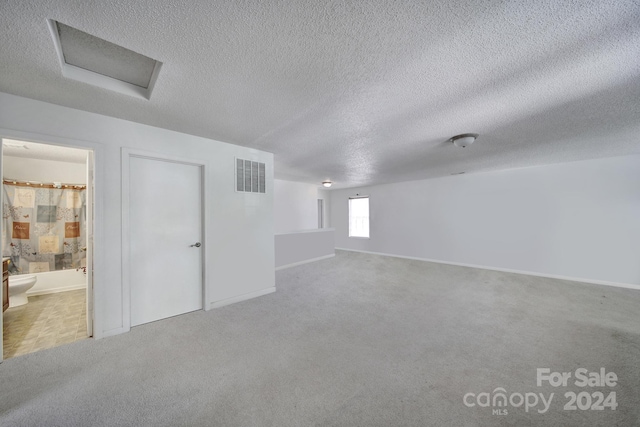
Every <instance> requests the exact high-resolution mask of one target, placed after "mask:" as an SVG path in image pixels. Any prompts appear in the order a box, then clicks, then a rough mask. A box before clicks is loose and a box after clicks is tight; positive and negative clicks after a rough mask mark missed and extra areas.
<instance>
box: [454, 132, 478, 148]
mask: <svg viewBox="0 0 640 427" xmlns="http://www.w3.org/2000/svg"><path fill="white" fill-rule="evenodd" d="M477 137H478V134H477V133H463V134H461V135H456V136H452V137H451V138H449V141H451V142H452V143H453V145H455V146H456V147H462V148H466V147H468V146H470V145H471V144H473V143H474V142H475V140H476V138H477Z"/></svg>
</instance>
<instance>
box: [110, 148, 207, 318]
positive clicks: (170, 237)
mask: <svg viewBox="0 0 640 427" xmlns="http://www.w3.org/2000/svg"><path fill="white" fill-rule="evenodd" d="M123 159H124V160H125V161H124V162H123V163H124V167H125V168H127V171H128V176H126V178H125V181H126V182H125V187H128V188H125V194H128V210H126V214H125V218H124V222H125V227H124V228H125V230H127V229H128V236H123V237H124V239H125V241H126V240H128V242H129V245H128V246H129V247H128V249H129V250H128V256H126V258H125V259H126V261H125V263H126V264H128V266H127V267H128V268H125V271H128V279H129V280H128V283H129V289H130V310H131V311H130V317H131V326H137V325H142V324H144V323H149V322H153V321H156V320H160V319H164V318H167V317H172V316H176V315H179V314H184V313H188V312H191V311H196V310H200V309H202V308H203V301H204V298H203V293H204V288H203V246H202V242H203V239H202V236H203V232H202V231H203V214H202V211H203V209H202V208H203V204H202V199H203V197H202V190H203V170H202V166H201V165H197V164H193V163H189V162H181V161H175V160H171V159H163V158H155V157H152V156H146V155H138V154H134V153H131V152H126V153H124V152H123ZM127 164H128V165H127ZM127 222H128V223H127ZM125 274H126V273H125Z"/></svg>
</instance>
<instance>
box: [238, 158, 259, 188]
mask: <svg viewBox="0 0 640 427" xmlns="http://www.w3.org/2000/svg"><path fill="white" fill-rule="evenodd" d="M236 191H242V192H244V193H265V192H266V188H265V164H264V163H259V162H252V161H251V160H243V159H236Z"/></svg>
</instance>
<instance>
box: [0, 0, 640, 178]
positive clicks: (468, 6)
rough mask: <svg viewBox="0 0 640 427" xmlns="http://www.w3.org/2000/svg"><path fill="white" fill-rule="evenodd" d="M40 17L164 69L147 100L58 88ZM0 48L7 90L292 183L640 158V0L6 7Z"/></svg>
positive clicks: (2, 84) (126, 0)
mask: <svg viewBox="0 0 640 427" xmlns="http://www.w3.org/2000/svg"><path fill="white" fill-rule="evenodd" d="M46 19H55V20H58V21H60V22H62V23H64V24H67V25H70V26H73V27H75V28H78V29H80V30H82V31H85V32H88V33H91V34H93V35H95V36H97V37H100V38H102V39H105V40H108V41H110V42H113V43H116V44H119V45H121V46H124V47H126V48H127V49H131V50H133V51H135V52H138V53H141V54H143V55H146V56H149V57H151V58H155V59H157V60H159V61H161V62H163V64H164V65H163V68H162V70H161V72H160V75H159V78H158V80H157V82H156V85H155V89H154V92H153V95H152V97H151V99H150V100H149V101H147V100H142V99H137V98H133V97H128V96H126V95H122V94H118V93H113V92H108V91H106V90H103V89H99V88H96V87H93V86H89V85H86V84H83V83H79V82H76V81H72V80H67V79H65V78H63V77H62V75H61V71H60V68H59V64H58V61H57V58H56V52H55V50H54V48H53V42H52V41H51V37H50V34H49V31H48V28H47V25H46ZM0 36H1V37H2V43H0V59H1V60H0V91H3V92H8V93H12V94H16V95H21V96H25V97H29V98H34V99H39V100H43V101H47V102H52V103H55V104H60V105H64V106H68V107H72V108H78V109H82V110H87V111H91V112H95V113H100V114H105V115H108V116H113V117H119V118H123V119H127V120H132V121H136V122H140V123H146V124H149V125H154V126H159V127H164V128H168V129H173V130H176V131H179V132H184V133H189V134H194V135H199V136H204V137H208V138H213V139H217V140H221V141H226V142H231V143H234V144H239V145H244V146H247V147H254V148H258V149H262V150H265V151H270V152H273V153H274V154H275V159H276V164H275V166H276V171H275V172H276V177H277V178H282V179H291V180H298V181H307V182H314V183H320V182H321V181H323V180H324V179H331V180H333V181H334V182H336V187H335V188H340V187H346V186H355V185H364V184H374V183H384V182H396V181H402V180H409V179H421V178H428V177H435V176H443V175H449V174H452V173H456V172H461V171H466V172H467V173H473V172H477V171H485V170H495V169H506V168H514V167H523V166H530V165H538V164H547V163H557V162H563V161H572V160H580V159H588V158H598V157H607V156H616V155H624V154H630V153H640V138H639V137H638V135H640V101H639V100H640V3H639V2H638V1H637V0H631V1H624V0H616V1H601V0H597V1H585V0H575V1H559V0H550V1H535V2H531V1H483V0H475V1H456V2H451V1H445V0H441V1H431V2H418V1H415V0H414V1H388V0H370V1H366V2H365V1H345V0H339V1H323V2H309V1H306V0H288V1H277V0H270V1H262V0H256V1H251V0H244V1H242V0H233V1H215V2H212V1H209V0H202V1H195V0H194V1H191V2H187V3H184V2H180V1H177V0H154V1H130V0H105V1H100V2H77V1H75V0H56V1H55V2H53V1H52V2H49V1H44V0H42V1H31V0H17V1H16V0H8V1H7V0H5V1H2V2H0ZM467 132H473V133H479V134H480V137H479V138H478V140H477V141H476V143H475V144H473V145H472V146H470V147H468V148H464V149H462V148H456V147H454V146H453V145H451V144H445V141H446V140H447V139H448V138H449V137H451V136H453V135H456V134H460V133H467Z"/></svg>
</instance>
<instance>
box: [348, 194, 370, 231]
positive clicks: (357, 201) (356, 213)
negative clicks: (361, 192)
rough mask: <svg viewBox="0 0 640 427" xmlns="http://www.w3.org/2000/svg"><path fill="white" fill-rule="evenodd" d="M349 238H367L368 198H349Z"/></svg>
mask: <svg viewBox="0 0 640 427" xmlns="http://www.w3.org/2000/svg"><path fill="white" fill-rule="evenodd" d="M349 237H366V238H368V237H369V197H350V198H349Z"/></svg>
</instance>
